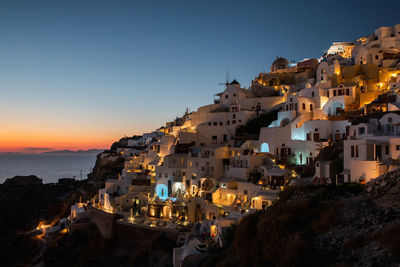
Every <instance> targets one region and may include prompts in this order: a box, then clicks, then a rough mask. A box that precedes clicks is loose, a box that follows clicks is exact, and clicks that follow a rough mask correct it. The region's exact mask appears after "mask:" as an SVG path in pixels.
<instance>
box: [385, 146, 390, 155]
mask: <svg viewBox="0 0 400 267" xmlns="http://www.w3.org/2000/svg"><path fill="white" fill-rule="evenodd" d="M385 154H386V155H389V146H388V145H386V146H385Z"/></svg>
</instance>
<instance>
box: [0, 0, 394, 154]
mask: <svg viewBox="0 0 400 267" xmlns="http://www.w3.org/2000/svg"><path fill="white" fill-rule="evenodd" d="M378 5H379V6H378ZM398 10H400V1H379V2H376V1H362V4H360V2H359V1H349V0H347V1H341V0H337V1H284V0H283V1H235V0H232V1H217V0H214V1H191V0H185V1H167V0H164V1H151V0H148V1H121V0H113V1H111V0H107V1H102V0H96V1H94V0H68V1H61V0H60V1H54V0H52V1H40V0H37V1H31V0H27V1H19V0H11V1H7V0H1V1H0V152H5V151H46V150H52V149H72V150H76V149H89V148H107V147H109V146H110V145H111V144H112V142H114V141H115V140H118V139H119V138H121V137H123V136H125V135H126V136H131V135H134V134H141V133H143V132H148V131H151V130H154V129H156V128H159V127H160V126H162V125H164V124H165V122H167V121H171V120H173V119H174V118H175V117H176V116H180V115H182V114H183V113H184V112H185V109H186V108H189V109H190V111H195V110H196V109H197V108H198V107H200V106H202V105H206V104H209V103H211V102H212V101H213V94H216V93H218V92H220V91H222V90H223V89H224V88H223V87H222V86H221V85H219V83H223V82H225V76H226V73H227V72H229V74H230V78H231V79H237V80H238V81H239V82H240V83H241V84H242V86H249V84H250V82H251V80H253V79H254V77H255V76H257V74H258V73H259V72H262V71H268V70H269V68H270V65H271V63H272V61H273V60H274V59H275V58H276V57H277V56H280V57H285V58H288V59H289V60H295V61H299V60H301V59H303V58H311V57H320V56H321V55H322V53H323V51H324V50H326V49H328V48H329V46H330V44H331V43H332V42H334V41H354V40H355V39H357V38H359V37H361V36H365V35H369V34H371V33H373V31H374V30H375V29H376V28H378V27H380V26H393V25H395V24H398V23H400V17H399V16H398Z"/></svg>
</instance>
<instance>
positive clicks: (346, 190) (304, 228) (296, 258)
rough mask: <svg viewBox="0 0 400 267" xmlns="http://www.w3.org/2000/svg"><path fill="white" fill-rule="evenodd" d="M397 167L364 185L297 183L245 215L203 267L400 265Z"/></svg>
mask: <svg viewBox="0 0 400 267" xmlns="http://www.w3.org/2000/svg"><path fill="white" fill-rule="evenodd" d="M398 231H400V169H397V170H395V171H392V172H389V173H386V174H385V175H383V176H381V177H379V178H377V179H375V180H373V181H371V182H370V183H368V184H367V185H366V186H362V185H355V184H350V185H342V186H333V185H332V186H298V187H290V188H288V189H287V190H285V191H283V192H282V193H281V194H280V198H279V200H278V201H277V203H276V204H275V205H274V206H272V207H270V208H268V209H267V211H266V212H259V213H256V214H252V215H249V216H246V217H245V218H244V219H243V220H242V221H241V223H240V224H239V225H238V226H237V227H235V229H234V231H233V234H232V236H231V237H229V236H228V237H226V238H231V239H232V242H230V245H229V246H228V247H227V248H224V249H223V250H217V251H216V252H214V253H212V255H211V256H210V257H209V258H207V259H206V260H205V261H204V262H203V266H230V265H235V266H262V265H265V266H349V265H351V266H399V264H400V237H399V234H398Z"/></svg>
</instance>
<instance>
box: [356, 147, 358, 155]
mask: <svg viewBox="0 0 400 267" xmlns="http://www.w3.org/2000/svg"><path fill="white" fill-rule="evenodd" d="M356 158H358V146H356Z"/></svg>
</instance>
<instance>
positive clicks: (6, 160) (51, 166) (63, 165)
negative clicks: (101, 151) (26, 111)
mask: <svg viewBox="0 0 400 267" xmlns="http://www.w3.org/2000/svg"><path fill="white" fill-rule="evenodd" d="M96 155H97V153H91V154H87V153H86V154H79V153H70V154H18V153H4V154H0V183H4V181H5V180H6V179H7V178H11V177H14V176H16V175H36V176H37V177H39V178H41V179H43V183H56V182H57V181H58V179H59V178H75V179H77V180H80V179H87V175H88V173H90V172H91V170H92V168H93V167H94V165H95V162H96Z"/></svg>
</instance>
